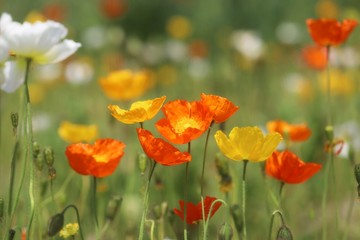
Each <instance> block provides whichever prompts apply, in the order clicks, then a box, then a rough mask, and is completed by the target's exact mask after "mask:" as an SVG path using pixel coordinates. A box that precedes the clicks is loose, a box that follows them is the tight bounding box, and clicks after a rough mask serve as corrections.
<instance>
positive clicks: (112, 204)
mask: <svg viewBox="0 0 360 240" xmlns="http://www.w3.org/2000/svg"><path fill="white" fill-rule="evenodd" d="M121 203H122V197H119V196H114V197H113V198H112V199H111V200H110V201H109V203H108V206H107V209H106V213H105V218H106V219H107V220H109V221H113V220H114V218H115V216H116V214H117V212H118V210H119V208H120V205H121Z"/></svg>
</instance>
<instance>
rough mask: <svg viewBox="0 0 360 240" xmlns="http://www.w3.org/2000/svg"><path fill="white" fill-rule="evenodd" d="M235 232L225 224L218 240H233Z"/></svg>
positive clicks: (221, 228)
mask: <svg viewBox="0 0 360 240" xmlns="http://www.w3.org/2000/svg"><path fill="white" fill-rule="evenodd" d="M233 235H234V233H233V230H232V228H231V226H230V224H228V223H226V222H225V223H223V224H222V225H221V227H220V230H219V233H218V240H231V239H232V238H233Z"/></svg>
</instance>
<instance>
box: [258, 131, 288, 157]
mask: <svg viewBox="0 0 360 240" xmlns="http://www.w3.org/2000/svg"><path fill="white" fill-rule="evenodd" d="M281 141H282V136H281V135H280V134H279V133H277V132H275V133H270V134H268V135H267V136H266V137H265V139H264V141H263V144H262V148H261V150H260V153H261V155H260V156H259V157H258V159H257V161H264V160H266V159H268V158H269V157H270V156H271V154H272V153H273V152H274V151H275V150H276V147H277V146H278V145H279V143H280V142H281Z"/></svg>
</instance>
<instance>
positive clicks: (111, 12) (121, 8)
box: [100, 0, 128, 19]
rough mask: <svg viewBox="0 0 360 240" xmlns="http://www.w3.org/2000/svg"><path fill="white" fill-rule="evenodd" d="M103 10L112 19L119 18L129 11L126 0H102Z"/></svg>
mask: <svg viewBox="0 0 360 240" xmlns="http://www.w3.org/2000/svg"><path fill="white" fill-rule="evenodd" d="M100 4H101V6H100V8H101V10H102V11H103V13H104V15H105V16H107V17H108V18H110V19H115V18H118V17H120V16H122V15H124V13H125V12H126V11H127V9H128V5H127V3H126V1H125V0H101V2H100Z"/></svg>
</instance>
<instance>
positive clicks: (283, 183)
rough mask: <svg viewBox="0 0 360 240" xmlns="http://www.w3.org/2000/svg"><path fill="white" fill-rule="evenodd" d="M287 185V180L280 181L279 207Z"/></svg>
mask: <svg viewBox="0 0 360 240" xmlns="http://www.w3.org/2000/svg"><path fill="white" fill-rule="evenodd" d="M284 186H285V182H281V183H280V188H279V207H280V208H281V196H282V192H283V189H284Z"/></svg>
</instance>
